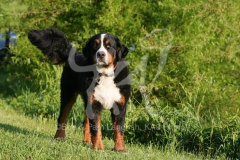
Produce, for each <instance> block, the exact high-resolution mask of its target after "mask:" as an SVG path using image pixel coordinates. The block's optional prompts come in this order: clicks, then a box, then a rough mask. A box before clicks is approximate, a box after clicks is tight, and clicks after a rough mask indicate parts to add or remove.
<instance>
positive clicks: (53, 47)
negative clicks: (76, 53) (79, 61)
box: [28, 28, 72, 64]
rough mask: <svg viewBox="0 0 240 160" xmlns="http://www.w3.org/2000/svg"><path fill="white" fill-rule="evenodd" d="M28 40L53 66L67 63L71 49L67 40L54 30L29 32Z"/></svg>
mask: <svg viewBox="0 0 240 160" xmlns="http://www.w3.org/2000/svg"><path fill="white" fill-rule="evenodd" d="M28 39H29V40H30V42H31V43H32V44H33V45H35V46H36V47H37V48H38V49H40V50H41V51H42V53H43V54H44V55H45V56H47V57H48V58H49V60H50V61H51V62H52V63H54V64H61V63H64V62H65V61H67V59H68V55H69V52H70V50H71V48H72V45H71V44H70V42H69V40H68V39H67V38H66V37H65V36H64V34H63V33H62V32H60V31H59V30H57V29H56V28H47V29H43V30H30V31H29V32H28Z"/></svg>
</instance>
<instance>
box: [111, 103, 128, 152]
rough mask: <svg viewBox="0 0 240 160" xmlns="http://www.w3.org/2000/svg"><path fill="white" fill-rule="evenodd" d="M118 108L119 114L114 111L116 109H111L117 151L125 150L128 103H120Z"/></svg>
mask: <svg viewBox="0 0 240 160" xmlns="http://www.w3.org/2000/svg"><path fill="white" fill-rule="evenodd" d="M116 107H118V108H117V109H118V110H119V113H118V115H116V114H115V113H116V112H114V109H111V117H112V123H113V128H114V150H115V151H117V152H121V151H123V152H125V151H126V150H125V144H124V122H125V115H126V104H119V103H118V106H116Z"/></svg>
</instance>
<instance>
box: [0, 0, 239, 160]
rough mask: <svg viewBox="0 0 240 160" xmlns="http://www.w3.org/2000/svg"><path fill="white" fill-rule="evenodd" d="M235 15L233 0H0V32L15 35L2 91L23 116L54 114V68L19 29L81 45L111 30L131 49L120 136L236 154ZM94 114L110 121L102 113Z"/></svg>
mask: <svg viewBox="0 0 240 160" xmlns="http://www.w3.org/2000/svg"><path fill="white" fill-rule="evenodd" d="M239 14H240V5H239V3H238V2H235V1H227V0H223V1H214V0H210V1H199V0H187V1H186V0H185V1H183V0H181V1H174V0H162V1H155V0H148V1H146V0H143V1H137V0H133V1H129V0H115V1H112V0H104V1H97V0H95V1H78V0H64V1H62V0H55V1H48V0H47V1H46V0H40V1H34V2H33V1H30V0H14V1H8V0H2V1H1V4H0V21H1V23H0V28H1V30H0V31H1V32H5V31H7V30H8V29H9V27H10V28H11V29H13V30H15V31H16V32H17V33H18V36H19V37H18V46H17V47H16V48H13V49H11V51H12V52H14V53H15V55H16V56H15V57H13V58H12V60H11V61H10V62H9V64H8V65H7V66H6V65H5V64H3V65H1V70H0V80H1V81H0V96H1V98H2V99H4V101H5V102H6V103H8V104H10V105H11V106H12V107H13V108H14V109H16V110H18V111H22V112H24V113H25V114H27V115H32V116H41V117H47V118H49V117H54V118H55V117H56V116H57V115H58V110H59V108H58V106H59V85H60V84H59V79H60V76H61V71H62V67H61V66H53V65H51V64H50V63H49V62H48V60H47V59H46V58H44V57H43V55H42V54H41V53H40V51H38V50H37V49H36V48H35V47H33V46H32V45H31V44H30V43H29V42H28V40H27V36H26V34H27V31H28V30H29V29H32V28H34V29H40V28H47V27H52V26H54V27H57V28H59V29H60V30H61V31H63V32H64V33H65V34H66V35H67V37H68V38H69V39H71V40H72V41H75V43H76V47H77V48H78V49H79V50H81V49H82V47H83V46H84V44H85V43H86V41H87V39H88V38H89V37H90V36H92V35H94V34H96V33H98V32H109V33H111V34H114V35H116V36H117V37H119V39H120V40H121V41H122V42H123V44H125V45H126V46H128V47H129V48H132V50H133V51H132V52H129V54H128V56H127V60H128V62H129V66H130V70H131V76H132V82H133V85H132V87H133V89H132V96H131V102H130V103H129V108H128V113H127V118H126V132H125V134H126V140H127V141H128V142H136V143H139V142H140V143H149V142H150V141H151V143H153V144H157V145H161V146H163V147H166V148H167V149H173V150H180V151H181V150H187V151H191V152H194V153H197V152H201V153H204V154H207V155H210V156H217V155H221V154H223V155H224V156H225V157H230V158H239V157H240V155H239V153H240V151H239V149H238V148H239V147H238V146H239V143H240V135H239V132H240V126H239V125H240V123H239V121H240V120H239V117H240V111H239V106H240V99H239V95H240V94H239V91H240V83H239V79H240V72H239V70H240V51H239V45H240V40H239V31H238V28H239V27H240V26H239V22H238V21H239V20H238V19H239ZM164 59H165V60H167V61H166V65H165V63H164V61H163V60H164ZM76 106H77V107H75V106H74V107H73V111H72V113H71V115H70V121H71V122H72V123H73V124H75V125H80V124H81V121H82V118H83V116H82V115H83V111H82V108H83V107H82V102H81V100H79V101H78V102H77V104H76ZM80 108H81V109H80ZM102 120H103V126H104V125H105V126H106V125H108V124H109V115H108V114H107V113H104V114H103V119H102ZM103 130H104V129H103ZM104 132H105V133H106V136H111V132H108V130H106V129H105V131H104Z"/></svg>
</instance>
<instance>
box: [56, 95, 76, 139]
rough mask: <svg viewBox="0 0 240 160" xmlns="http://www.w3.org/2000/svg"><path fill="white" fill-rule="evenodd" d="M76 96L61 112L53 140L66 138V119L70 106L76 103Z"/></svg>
mask: <svg viewBox="0 0 240 160" xmlns="http://www.w3.org/2000/svg"><path fill="white" fill-rule="evenodd" d="M77 95H78V94H75V95H74V96H73V97H72V99H71V100H70V102H69V103H68V104H67V106H66V107H65V108H64V110H63V115H62V116H61V119H60V122H59V123H58V129H57V131H56V134H55V136H54V138H65V137H66V133H65V130H66V126H67V118H68V115H69V112H70V110H71V109H72V105H73V104H74V103H75V102H76V99H77Z"/></svg>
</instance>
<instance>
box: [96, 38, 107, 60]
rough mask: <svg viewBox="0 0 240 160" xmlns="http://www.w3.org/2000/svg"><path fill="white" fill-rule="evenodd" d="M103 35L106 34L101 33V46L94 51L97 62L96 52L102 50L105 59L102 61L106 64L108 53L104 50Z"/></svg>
mask: <svg viewBox="0 0 240 160" xmlns="http://www.w3.org/2000/svg"><path fill="white" fill-rule="evenodd" d="M105 35H106V34H101V46H100V48H99V49H98V50H97V52H96V60H97V62H98V57H97V54H98V52H100V51H102V52H104V53H105V59H104V62H105V63H106V64H108V54H107V50H106V48H105V47H104V41H103V40H104V37H105Z"/></svg>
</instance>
